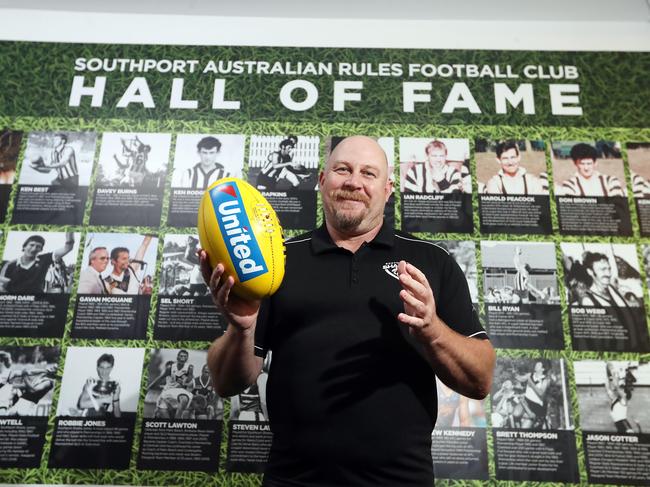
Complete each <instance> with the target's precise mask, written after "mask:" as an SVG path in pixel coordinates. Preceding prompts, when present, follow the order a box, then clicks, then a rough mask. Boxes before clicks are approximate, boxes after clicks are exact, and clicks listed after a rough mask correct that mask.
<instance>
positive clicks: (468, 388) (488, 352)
mask: <svg viewBox="0 0 650 487" xmlns="http://www.w3.org/2000/svg"><path fill="white" fill-rule="evenodd" d="M442 325H443V331H442V332H441V334H440V336H439V337H438V338H437V339H436V340H434V341H432V342H430V343H429V344H428V345H425V347H426V352H427V355H428V357H429V362H430V363H431V366H432V367H433V370H434V372H435V374H436V375H437V376H438V378H439V379H440V380H442V381H443V382H444V383H445V384H447V385H448V386H449V387H451V388H452V389H454V390H455V391H457V392H459V393H461V394H462V395H464V396H467V397H471V398H473V399H483V398H484V397H485V396H487V395H488V393H489V392H490V389H491V387H492V375H493V371H494V363H495V360H496V355H495V352H494V349H493V348H492V345H491V344H490V341H489V340H481V339H478V338H470V337H466V336H463V335H460V334H459V333H456V332H455V331H453V330H452V329H451V328H449V327H448V326H447V325H445V324H444V323H443V324H442Z"/></svg>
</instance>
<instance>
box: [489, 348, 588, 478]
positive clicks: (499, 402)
mask: <svg viewBox="0 0 650 487" xmlns="http://www.w3.org/2000/svg"><path fill="white" fill-rule="evenodd" d="M491 405H492V411H491V415H490V416H491V423H492V427H493V431H492V434H493V437H494V454H495V461H496V477H497V479H500V480H536V481H555V482H577V481H578V462H577V453H576V443H575V433H574V431H573V430H574V422H573V417H572V412H571V402H570V397H569V382H568V376H567V369H566V364H565V362H564V359H546V358H532V357H519V358H505V357H499V358H497V362H496V367H495V370H494V379H493V383H492V392H491Z"/></svg>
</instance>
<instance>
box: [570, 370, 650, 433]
mask: <svg viewBox="0 0 650 487" xmlns="http://www.w3.org/2000/svg"><path fill="white" fill-rule="evenodd" d="M573 368H574V371H575V378H576V389H577V391H578V406H579V407H580V426H581V428H582V429H583V430H587V431H606V432H611V433H642V432H644V431H648V430H649V429H650V408H648V407H647V406H648V401H650V364H648V363H644V364H639V362H638V361H621V360H609V361H604V360H580V361H575V362H574V363H573Z"/></svg>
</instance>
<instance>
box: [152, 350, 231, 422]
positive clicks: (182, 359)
mask: <svg viewBox="0 0 650 487" xmlns="http://www.w3.org/2000/svg"><path fill="white" fill-rule="evenodd" d="M207 359H208V352H207V350H186V349H167V348H161V349H154V350H152V352H151V356H150V358H149V364H148V366H147V374H148V379H147V387H146V396H145V399H144V413H143V415H144V417H145V418H147V419H150V418H156V419H190V420H194V419H209V420H222V419H223V412H224V401H223V399H222V398H221V397H219V396H218V395H217V393H216V392H215V390H214V388H213V387H212V378H211V377H210V370H209V369H208V364H207Z"/></svg>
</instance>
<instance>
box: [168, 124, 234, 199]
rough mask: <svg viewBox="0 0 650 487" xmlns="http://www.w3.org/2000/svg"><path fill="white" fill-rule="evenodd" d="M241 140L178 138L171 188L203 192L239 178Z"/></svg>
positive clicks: (228, 137)
mask: <svg viewBox="0 0 650 487" xmlns="http://www.w3.org/2000/svg"><path fill="white" fill-rule="evenodd" d="M244 141H245V136H244V135H238V134H214V135H198V134H179V135H177V136H176V149H175V151H174V174H173V175H172V188H186V189H199V190H203V191H204V190H206V189H207V188H208V186H210V185H211V184H212V183H214V182H215V181H217V180H219V179H221V178H241V175H242V170H243V168H244Z"/></svg>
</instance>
